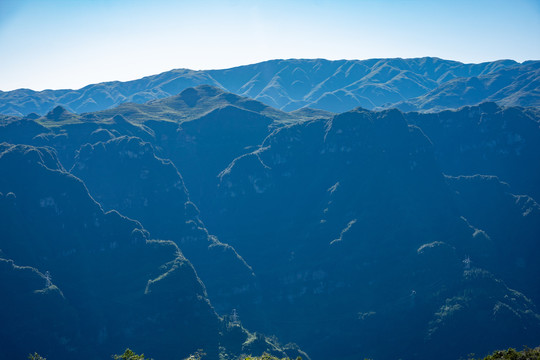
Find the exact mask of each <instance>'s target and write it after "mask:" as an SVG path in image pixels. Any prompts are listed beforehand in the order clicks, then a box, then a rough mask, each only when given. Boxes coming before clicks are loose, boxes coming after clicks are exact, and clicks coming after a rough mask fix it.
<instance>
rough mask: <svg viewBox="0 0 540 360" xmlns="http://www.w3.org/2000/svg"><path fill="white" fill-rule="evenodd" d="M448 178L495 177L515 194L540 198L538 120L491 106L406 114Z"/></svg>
mask: <svg viewBox="0 0 540 360" xmlns="http://www.w3.org/2000/svg"><path fill="white" fill-rule="evenodd" d="M405 117H406V119H407V122H408V123H410V124H414V125H416V126H418V127H420V128H421V129H422V131H423V132H424V133H425V134H426V136H427V137H428V138H429V139H430V140H431V142H432V143H433V145H434V150H435V154H436V156H437V159H438V161H439V164H440V166H441V168H442V170H443V172H444V173H446V174H448V175H475V174H486V175H497V176H498V177H499V178H500V179H501V180H502V181H504V182H507V183H509V184H510V185H511V186H512V188H513V190H514V191H516V192H517V193H518V194H527V195H530V196H532V197H533V198H535V199H539V198H540V187H539V186H538V184H540V116H538V113H537V112H536V111H534V110H529V109H522V108H515V107H512V108H502V107H499V106H497V105H496V104H494V103H484V104H481V105H478V106H472V107H464V108H462V109H459V110H456V111H442V112H439V113H433V114H419V113H415V112H410V113H406V114H405Z"/></svg>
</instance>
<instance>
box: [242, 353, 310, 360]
mask: <svg viewBox="0 0 540 360" xmlns="http://www.w3.org/2000/svg"><path fill="white" fill-rule="evenodd" d="M242 360H291V359H290V358H288V357H286V358H281V359H280V358H278V357H275V356H272V355H270V354H267V353H264V354H262V355H261V356H251V355H250V356H247V357H244V358H243V359H242ZM296 360H302V358H301V357H300V356H299V357H297V358H296Z"/></svg>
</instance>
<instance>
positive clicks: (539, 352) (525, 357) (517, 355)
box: [469, 347, 540, 360]
mask: <svg viewBox="0 0 540 360" xmlns="http://www.w3.org/2000/svg"><path fill="white" fill-rule="evenodd" d="M469 360H476V359H474V358H472V359H469ZM482 360H540V347H537V348H534V349H529V348H528V347H525V348H524V349H523V350H522V351H516V350H515V349H513V348H509V349H508V350H497V351H495V352H494V353H493V354H491V355H488V356H486V357H485V358H483V359H482Z"/></svg>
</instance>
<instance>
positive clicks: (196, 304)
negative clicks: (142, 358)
mask: <svg viewBox="0 0 540 360" xmlns="http://www.w3.org/2000/svg"><path fill="white" fill-rule="evenodd" d="M0 169H1V170H2V174H3V176H2V177H1V179H0V192H1V193H0V215H1V217H0V221H1V223H0V225H1V226H0V248H1V249H2V251H1V256H0V258H1V259H0V276H1V278H2V280H3V281H2V284H3V286H4V287H5V288H4V291H2V294H1V295H0V296H1V299H2V304H3V306H2V308H1V309H0V319H3V320H6V321H8V322H7V323H6V322H3V324H4V327H2V332H5V331H6V330H7V329H9V334H6V337H5V338H4V337H2V343H3V345H6V346H2V347H1V348H0V355H1V357H2V358H12V357H13V356H14V358H22V357H24V356H26V355H27V354H28V353H29V352H33V351H38V352H39V353H41V354H43V355H45V356H51V357H54V358H55V359H72V358H73V357H76V356H81V354H84V355H82V356H83V357H84V358H88V359H95V358H107V357H109V356H110V355H111V354H114V353H121V352H122V351H123V350H124V349H125V348H126V347H134V348H135V349H136V350H137V351H140V352H144V353H147V354H152V355H153V356H156V357H157V358H170V357H171V356H172V354H174V356H178V357H179V358H186V357H187V356H189V355H190V354H192V353H194V352H195V351H197V350H199V349H202V350H203V351H204V352H206V353H207V354H208V355H209V356H210V357H213V358H217V357H219V356H224V357H233V358H234V357H237V356H239V355H240V354H241V353H243V352H244V351H253V352H263V351H271V352H274V353H276V354H277V355H279V356H285V355H287V352H286V351H284V350H283V349H282V348H280V347H279V345H278V344H276V343H275V342H273V341H271V340H268V339H267V338H265V337H263V336H258V339H259V341H258V342H253V341H250V339H252V338H255V337H256V336H255V335H254V334H250V333H248V332H247V331H246V330H245V329H243V328H242V327H241V325H240V324H238V323H236V324H232V325H229V324H228V322H227V321H226V320H223V319H222V318H220V317H218V315H217V314H216V313H215V311H214V309H213V307H212V306H211V304H210V302H209V300H208V298H207V294H206V290H205V287H204V285H203V284H202V282H201V281H200V280H199V278H198V276H197V274H196V272H195V270H194V269H193V267H192V265H191V263H190V262H189V261H188V260H186V259H185V258H184V256H183V255H182V253H181V252H180V250H179V249H178V247H177V246H176V245H175V244H174V243H173V242H171V241H162V240H150V239H149V238H148V232H147V231H146V230H144V229H143V228H142V227H141V225H140V223H138V222H136V221H134V220H130V219H128V218H126V217H124V216H122V215H120V214H119V213H118V212H116V211H109V212H104V211H103V210H102V208H101V206H100V205H99V204H98V203H96V202H95V201H94V200H93V199H92V198H91V197H90V196H89V194H88V191H87V189H86V187H85V186H84V184H83V183H82V181H80V180H79V179H77V178H76V177H74V176H73V175H71V174H69V173H67V172H65V171H64V169H63V168H62V166H61V165H60V163H59V161H58V159H57V158H56V156H55V154H54V152H53V151H52V150H51V149H46V148H35V147H31V146H24V145H10V144H6V143H2V144H0ZM4 194H6V195H4ZM21 264H24V266H23V265H21ZM14 316H17V319H16V320H15V319H14ZM12 321H13V323H12ZM41 321H43V323H41ZM7 324H12V325H10V326H9V327H5V325H7ZM10 339H13V340H14V341H13V342H9V343H7V341H9V340H10ZM21 339H24V344H23V343H21ZM289 350H290V352H289V353H288V354H289V355H290V356H293V355H296V354H299V351H298V350H297V349H294V348H290V349H289ZM304 355H305V354H304Z"/></svg>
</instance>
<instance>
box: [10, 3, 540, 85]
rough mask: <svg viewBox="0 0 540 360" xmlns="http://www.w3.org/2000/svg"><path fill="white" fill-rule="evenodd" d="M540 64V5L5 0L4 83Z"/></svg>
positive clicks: (75, 83)
mask: <svg viewBox="0 0 540 360" xmlns="http://www.w3.org/2000/svg"><path fill="white" fill-rule="evenodd" d="M422 56H436V57H440V58H444V59H452V60H458V61H462V62H474V63H476V62H482V61H491V60H496V59H514V60H517V61H520V62H521V61H524V60H530V59H534V60H538V59H540V0H504V1H503V0H453V1H446V0H251V1H244V0H240V1H232V0H221V1H218V0H196V1H191V0H175V1H173V0H145V1H139V0H0V90H4V91H6V90H12V89H16V88H31V89H34V90H42V89H60V88H74V89H76V88H80V87H82V86H84V85H87V84H90V83H96V82H102V81H111V80H121V81H125V80H132V79H137V78H140V77H142V76H146V75H152V74H157V73H160V72H163V71H167V70H170V69H174V68H190V69H219V68H228V67H233V66H238V65H244V64H250V63H255V62H259V61H264V60H270V59H283V58H285V59H287V58H326V59H368V58H379V57H402V58H410V57H422Z"/></svg>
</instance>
